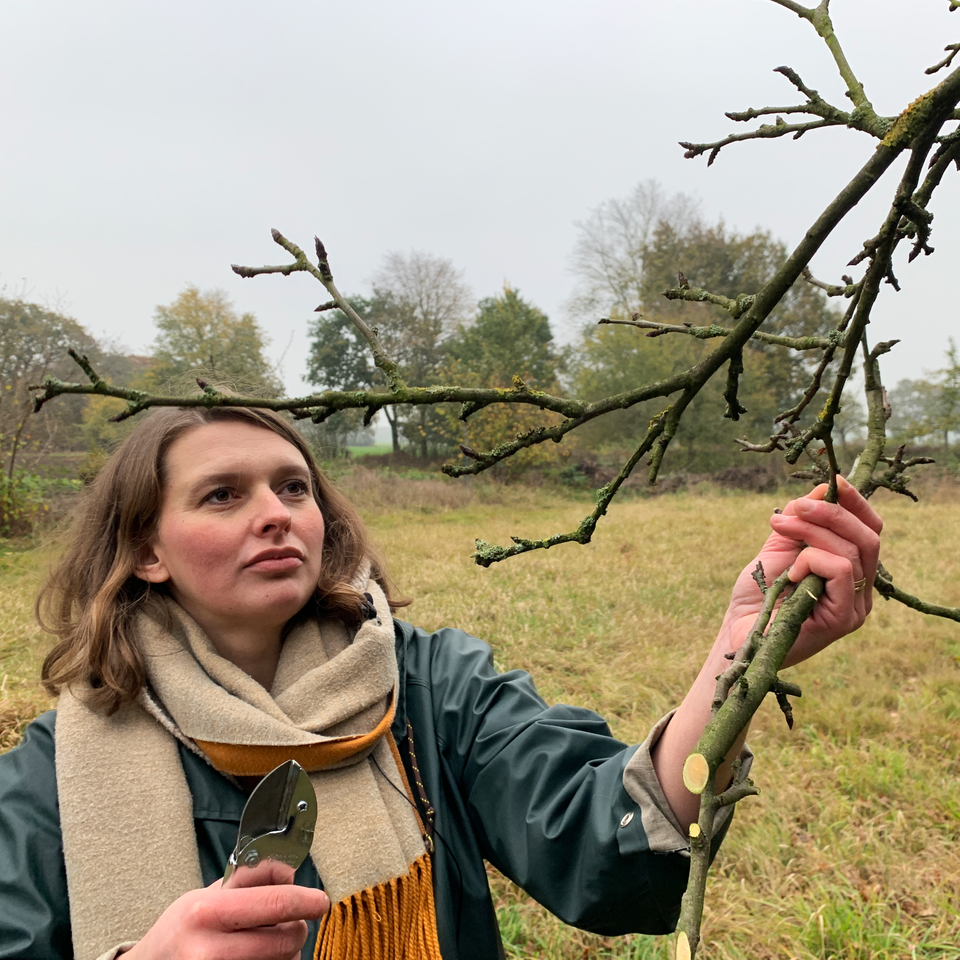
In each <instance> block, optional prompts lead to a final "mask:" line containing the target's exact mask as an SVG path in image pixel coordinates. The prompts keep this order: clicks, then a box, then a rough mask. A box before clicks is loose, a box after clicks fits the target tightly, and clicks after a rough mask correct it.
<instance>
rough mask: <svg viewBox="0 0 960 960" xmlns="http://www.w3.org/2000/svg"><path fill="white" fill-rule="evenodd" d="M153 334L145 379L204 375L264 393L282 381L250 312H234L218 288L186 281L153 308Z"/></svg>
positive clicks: (273, 392)
mask: <svg viewBox="0 0 960 960" xmlns="http://www.w3.org/2000/svg"><path fill="white" fill-rule="evenodd" d="M154 322H155V323H156V326H157V336H156V339H155V340H154V343H153V349H152V354H153V363H152V365H151V369H150V372H149V379H150V381H151V382H152V383H154V384H160V383H163V382H165V381H168V380H174V379H180V380H187V379H190V378H193V377H208V378H210V379H212V380H215V381H217V382H220V383H232V384H233V385H234V386H235V387H237V388H241V389H245V390H246V391H248V392H254V393H260V394H261V395H264V396H276V395H277V394H278V393H279V392H280V390H281V384H280V381H279V380H278V379H277V376H276V373H275V372H274V370H273V367H272V365H271V364H270V362H269V361H268V360H267V358H266V356H265V354H264V349H265V348H266V346H267V342H268V341H267V336H266V334H265V333H264V331H263V328H262V327H261V326H260V324H259V323H258V322H257V318H256V317H255V316H254V315H253V314H252V313H242V314H239V315H238V314H237V312H236V310H234V308H233V304H232V303H231V302H230V300H229V298H228V297H227V295H226V294H225V293H224V292H223V291H222V290H207V291H200V290H199V289H198V288H197V287H195V286H192V285H189V286H187V287H186V288H185V289H184V290H183V292H182V293H181V294H180V295H179V296H178V297H177V299H176V300H174V301H173V303H170V304H167V305H165V306H159V307H157V309H156V313H155V314H154Z"/></svg>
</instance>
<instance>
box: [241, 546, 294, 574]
mask: <svg viewBox="0 0 960 960" xmlns="http://www.w3.org/2000/svg"><path fill="white" fill-rule="evenodd" d="M302 564H303V554H302V553H301V552H300V551H299V550H298V549H297V548H296V547H280V548H279V549H273V550H263V551H261V552H260V553H258V554H257V555H256V556H255V557H254V558H253V559H252V560H251V561H250V562H249V563H248V564H247V565H246V566H247V569H248V570H256V571H258V572H259V573H283V572H285V571H288V570H296V569H297V568H298V567H299V566H301V565H302Z"/></svg>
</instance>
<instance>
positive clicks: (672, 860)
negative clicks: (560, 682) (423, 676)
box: [429, 630, 689, 935]
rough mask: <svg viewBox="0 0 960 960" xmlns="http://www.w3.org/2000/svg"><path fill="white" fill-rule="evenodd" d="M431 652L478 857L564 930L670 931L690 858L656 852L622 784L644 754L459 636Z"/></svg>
mask: <svg viewBox="0 0 960 960" xmlns="http://www.w3.org/2000/svg"><path fill="white" fill-rule="evenodd" d="M429 642H430V644H431V656H430V663H431V677H430V686H431V688H432V698H433V706H434V714H435V723H436V733H437V739H438V743H439V747H440V750H441V752H443V753H444V754H445V755H446V758H447V762H448V763H449V764H450V765H451V766H452V767H453V768H454V769H455V770H456V775H457V780H458V782H459V784H460V788H461V790H462V792H463V795H464V799H465V802H466V804H467V807H468V810H469V814H470V818H471V821H472V823H473V827H474V831H475V833H476V835H477V838H478V842H479V844H480V847H481V850H482V852H483V855H484V857H485V858H486V859H488V860H489V861H490V862H491V863H493V864H494V865H495V866H496V867H497V869H499V870H500V871H501V872H502V873H504V874H506V876H508V877H510V879H512V880H513V881H514V882H515V883H517V884H518V885H519V886H521V887H523V889H524V890H526V891H527V892H528V893H529V894H530V895H531V896H533V897H534V898H535V899H537V900H538V901H539V902H540V903H542V904H543V905H544V906H545V907H547V908H548V909H549V910H550V911H552V912H553V913H554V914H556V915H557V916H558V917H560V918H561V919H562V920H564V921H565V922H567V923H570V924H573V925H575V926H579V927H582V928H584V929H587V930H591V931H593V932H595V933H600V934H605V935H615V934H623V933H630V932H640V933H665V932H668V931H670V930H672V929H673V927H674V926H675V924H676V920H677V917H678V915H679V909H680V897H681V896H682V894H683V890H684V887H685V885H686V880H687V874H688V865H689V860H688V858H687V857H685V856H684V855H683V853H682V852H679V851H678V852H669V853H655V852H653V851H652V850H651V849H650V843H649V842H648V838H647V835H646V833H645V832H644V828H643V823H642V817H641V809H640V805H639V804H638V803H637V802H636V801H635V800H634V799H633V798H632V797H631V795H630V794H629V793H628V792H627V790H626V788H625V787H624V771H625V770H626V768H627V766H628V765H629V764H630V761H631V759H632V758H633V757H634V755H635V754H636V752H637V750H638V749H646V747H641V748H638V747H636V746H634V747H629V746H627V745H626V744H624V743H622V742H621V741H619V740H617V739H616V738H615V737H614V736H613V735H612V733H611V732H610V729H609V727H608V726H607V724H606V723H605V722H604V720H603V719H602V718H601V717H599V716H598V715H597V714H596V713H594V712H592V711H590V710H586V709H582V708H579V707H571V706H564V705H557V706H548V705H547V704H546V703H545V702H544V701H543V700H542V699H541V697H540V696H539V694H538V693H537V691H536V689H535V688H534V685H533V682H532V681H531V679H530V677H529V675H528V674H526V673H524V672H522V671H519V670H513V671H510V672H508V673H503V674H499V673H497V672H496V670H495V669H494V667H493V660H492V655H491V651H490V648H489V647H488V646H487V645H486V644H485V643H483V642H482V641H480V640H477V639H476V638H474V637H471V636H469V635H467V634H464V633H462V632H461V631H458V630H440V631H438V632H437V633H435V634H433V635H432V636H431V637H430V638H429Z"/></svg>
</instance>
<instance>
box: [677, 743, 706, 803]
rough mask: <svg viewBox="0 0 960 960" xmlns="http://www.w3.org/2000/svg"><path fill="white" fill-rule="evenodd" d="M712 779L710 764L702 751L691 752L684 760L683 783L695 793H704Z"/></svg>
mask: <svg viewBox="0 0 960 960" xmlns="http://www.w3.org/2000/svg"><path fill="white" fill-rule="evenodd" d="M709 779H710V764H709V763H708V762H707V758H706V757H705V756H704V755H703V754H702V753H691V754H690V756H689V757H687V759H686V760H684V761H683V785H684V786H685V787H686V788H687V789H688V790H689V791H690V792H691V793H695V794H698V795H699V794H701V793H703V790H704V787H706V785H707V781H708V780H709Z"/></svg>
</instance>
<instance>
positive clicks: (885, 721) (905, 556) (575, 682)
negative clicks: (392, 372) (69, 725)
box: [0, 475, 960, 960]
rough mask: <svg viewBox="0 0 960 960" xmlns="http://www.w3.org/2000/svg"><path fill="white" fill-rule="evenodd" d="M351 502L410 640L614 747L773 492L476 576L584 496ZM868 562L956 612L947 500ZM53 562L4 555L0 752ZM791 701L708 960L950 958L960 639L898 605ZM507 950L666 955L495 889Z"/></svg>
mask: <svg viewBox="0 0 960 960" xmlns="http://www.w3.org/2000/svg"><path fill="white" fill-rule="evenodd" d="M345 483H346V486H347V488H348V491H349V490H350V489H351V488H352V490H353V492H354V493H355V494H356V495H357V497H358V499H359V500H360V501H361V502H362V504H363V505H364V506H365V507H366V511H365V512H366V515H367V518H368V520H369V522H370V525H371V527H372V528H373V530H374V532H375V534H376V536H377V538H378V539H379V541H380V543H381V544H382V545H383V546H384V547H385V548H386V551H387V554H388V556H389V557H391V558H392V568H393V573H394V575H395V578H396V580H397V582H398V584H399V585H400V587H401V588H402V589H403V590H404V591H406V593H407V594H408V595H409V596H412V597H414V598H415V603H414V604H413V606H412V607H410V608H409V609H408V610H407V611H406V612H405V616H407V617H409V618H410V619H412V620H413V621H414V622H416V623H418V624H420V625H421V626H424V627H428V628H432V627H438V626H441V625H444V624H452V625H457V626H460V627H463V628H464V629H467V630H469V631H471V632H472V633H475V634H477V635H478V636H482V637H484V638H486V639H487V640H489V641H490V643H491V644H492V645H493V647H494V650H495V652H496V659H497V662H498V665H499V666H501V667H503V668H508V667H522V668H525V669H528V670H530V671H531V672H532V673H533V674H534V676H535V677H536V678H537V681H538V685H539V688H540V690H541V692H542V693H543V695H544V696H545V697H546V698H547V699H549V700H563V701H567V702H571V703H576V704H580V705H584V706H588V707H591V708H593V709H595V710H597V711H599V712H600V713H601V714H603V715H604V716H605V717H606V718H607V719H608V721H609V723H610V725H611V727H612V728H613V730H614V732H615V733H616V734H617V735H618V736H620V737H622V738H623V739H625V740H630V741H635V740H639V739H641V738H643V737H644V736H645V734H646V731H647V728H648V727H649V726H650V725H651V724H652V722H653V721H654V720H655V719H656V718H657V717H659V716H660V715H661V714H662V713H664V712H666V711H667V710H668V709H669V708H670V707H671V706H672V705H674V704H675V703H677V702H678V701H679V699H680V698H681V697H682V695H683V692H684V690H685V688H686V686H687V685H688V684H689V682H690V681H691V680H692V678H693V677H694V675H695V673H696V671H697V669H698V666H699V663H700V661H701V659H702V657H703V655H704V653H705V652H706V650H707V648H708V647H709V645H710V643H711V641H712V639H713V634H714V633H715V630H716V627H717V625H718V624H719V622H720V619H721V616H722V614H723V610H724V607H725V603H726V595H727V591H728V590H729V587H730V584H731V583H732V581H733V579H734V576H735V574H736V572H737V571H738V570H739V569H740V567H741V566H742V565H743V564H745V563H746V562H747V561H748V560H749V559H750V558H751V556H752V555H753V553H754V552H755V550H756V548H757V547H758V546H759V543H760V542H761V541H762V539H763V537H764V536H765V530H766V521H767V518H768V516H769V515H770V513H771V512H772V510H773V508H774V507H776V506H778V505H780V506H782V503H780V500H779V499H778V497H777V496H776V495H772V496H760V495H753V494H730V495H717V494H710V493H707V492H704V493H703V494H702V495H698V494H696V493H689V494H682V495H676V496H665V497H660V498H656V499H649V500H636V501H633V502H629V503H624V504H618V505H615V506H614V507H613V508H612V510H611V511H610V516H609V517H608V518H607V520H606V521H605V522H604V523H603V524H602V525H601V527H600V528H599V530H598V533H597V535H596V537H595V542H594V543H593V544H592V545H591V546H589V547H586V548H581V547H577V546H572V545H571V546H565V547H558V548H556V549H554V550H551V551H549V552H540V553H535V554H532V555H527V556H523V557H519V558H515V559H513V560H510V561H508V562H506V563H504V564H501V565H499V566H495V567H493V568H491V569H489V570H483V569H480V568H478V567H476V566H474V565H473V563H472V562H471V560H470V557H469V554H470V550H471V547H472V540H473V537H475V536H478V535H479V536H482V537H483V538H484V539H486V540H489V541H492V542H501V543H502V542H505V541H506V540H507V538H508V537H509V535H510V534H518V535H522V536H542V535H544V534H548V533H553V532H557V531H561V530H566V529H570V528H571V527H572V526H573V525H575V524H576V523H577V522H578V521H579V519H580V518H581V517H582V516H583V514H584V513H585V512H586V505H585V504H584V503H583V502H579V503H577V502H571V501H569V500H561V499H557V498H555V497H553V496H552V495H551V494H549V493H546V492H544V491H536V490H534V491H527V492H525V493H512V494H509V496H507V495H497V496H496V497H494V498H493V499H497V500H499V502H496V503H492V502H491V496H490V495H485V494H484V493H483V491H482V490H479V489H470V488H466V489H465V490H464V491H463V492H455V488H454V487H453V486H452V485H451V484H447V483H444V482H443V481H419V482H418V483H419V484H420V485H419V486H418V487H417V489H416V490H415V491H410V496H409V497H404V496H400V495H399V494H398V492H397V489H396V487H397V484H396V482H395V481H387V482H380V481H378V480H377V478H376V477H374V476H373V475H365V476H363V477H361V478H359V479H355V480H350V479H349V478H347V480H346V481H345ZM878 501H879V502H878V508H879V509H880V510H881V511H882V513H883V514H884V517H885V520H886V530H885V532H884V547H883V560H884V562H885V563H886V565H887V567H888V569H889V570H890V571H891V572H892V573H894V574H895V575H896V577H897V582H898V583H899V584H900V585H902V586H903V587H904V588H905V589H907V590H910V591H911V592H915V593H917V594H919V595H921V596H923V597H926V598H931V599H932V598H938V599H939V600H940V602H942V603H946V604H950V605H954V606H957V605H960V555H958V550H957V544H958V543H960V505H958V504H957V503H955V502H953V498H952V497H951V496H948V495H946V494H942V495H939V496H938V495H934V496H932V497H931V498H930V499H929V500H928V501H926V502H923V503H921V504H919V505H913V504H910V503H908V502H907V501H906V500H903V499H897V500H894V499H892V498H890V497H883V498H878ZM53 550H54V547H51V546H47V547H42V548H34V549H31V550H26V551H19V552H18V551H17V550H15V549H12V548H10V549H6V550H2V551H0V584H2V592H0V613H2V616H0V680H2V693H0V748H4V747H7V748H8V747H10V746H12V745H13V744H14V743H15V742H16V740H17V739H18V737H19V730H20V728H21V725H22V723H23V722H24V721H25V720H27V719H29V717H31V716H32V715H34V714H35V713H36V712H38V711H39V710H41V709H44V708H45V707H46V701H45V699H44V697H43V696H42V693H40V692H39V690H38V687H37V685H36V676H37V672H38V667H39V661H40V659H41V658H42V653H43V650H44V648H45V645H46V643H47V640H46V639H45V638H44V637H43V635H42V634H41V633H40V632H39V630H38V629H37V628H36V627H35V625H34V624H33V621H32V612H31V606H32V601H33V596H34V595H35V592H36V588H37V583H38V578H39V576H40V571H41V569H42V567H43V565H44V563H45V562H47V561H48V560H49V558H50V556H51V555H52V551H53ZM792 674H793V676H792V677H791V679H794V680H795V681H797V682H798V683H800V684H801V686H802V687H803V689H804V697H803V699H802V700H800V701H799V702H798V703H797V705H796V708H795V712H796V720H797V722H796V726H795V728H794V730H793V732H792V733H791V732H790V731H788V730H787V728H786V726H785V724H784V723H783V719H782V717H781V715H780V713H779V712H778V711H777V710H776V709H775V707H773V708H771V707H769V706H768V707H765V708H764V710H762V711H761V715H760V716H759V717H758V719H757V720H756V721H755V724H754V727H753V730H752V734H751V737H750V743H751V745H752V747H753V749H754V751H755V753H756V754H757V758H758V759H757V764H756V766H755V767H754V777H755V780H756V782H757V784H758V786H759V787H760V789H761V796H760V797H759V798H751V799H748V800H746V801H744V802H743V803H742V804H741V805H740V806H739V810H738V814H737V818H736V822H735V824H734V827H733V829H732V830H731V833H730V836H729V838H728V839H727V841H726V843H725V845H724V847H723V849H722V851H721V853H720V856H719V857H718V859H717V862H716V864H715V868H714V872H713V874H712V878H711V881H710V884H709V887H708V907H707V913H706V918H705V927H704V934H705V938H706V942H705V949H704V952H703V955H704V956H706V957H709V958H711V960H747V958H749V960H766V958H770V960H773V958H777V960H780V958H798V960H799V958H802V960H808V958H817V960H833V958H836V960H848V958H849V960H895V958H896V960H900V958H923V960H932V958H939V960H948V958H949V960H955V958H958V957H960V627H958V625H957V624H954V623H950V622H946V621H941V620H937V619H934V618H930V617H922V616H920V615H918V614H916V613H913V612H912V611H909V610H906V609H904V608H902V607H900V606H899V605H896V604H894V603H884V602H883V601H879V606H878V607H877V608H876V609H875V612H874V614H873V616H872V618H871V620H870V621H869V623H868V625H867V626H866V627H864V629H863V630H861V631H860V632H859V633H858V634H857V635H855V636H852V637H849V638H847V639H846V640H845V641H843V642H841V643H840V644H837V645H836V646H835V647H834V648H833V649H831V650H829V651H827V652H826V653H825V654H823V655H821V656H820V657H819V658H817V660H816V661H815V662H812V663H809V664H805V665H803V666H801V667H800V668H798V669H796V670H794V671H792ZM494 887H495V891H496V895H497V899H498V906H499V912H500V918H501V926H502V929H503V934H504V940H505V942H506V946H507V953H508V955H509V956H511V957H537V958H548V960H573V958H587V957H597V958H601V957H602V958H623V960H627V958H632V960H640V958H645V960H646V958H664V960H666V958H667V957H669V956H670V955H671V953H672V951H670V950H669V947H668V943H667V942H666V941H664V940H658V939H654V938H649V937H639V936H638V937H628V938H623V939H620V940H606V939H601V938H598V937H593V936H588V935H586V934H582V933H580V932H578V931H575V930H571V929H570V928H566V927H564V926H563V925H561V924H560V923H559V922H557V921H555V920H553V919H552V918H551V917H549V916H548V915H547V914H546V913H545V912H544V911H543V910H542V909H541V908H539V907H538V906H537V905H536V904H534V903H532V902H530V901H529V900H528V899H527V898H526V897H524V896H523V895H522V894H521V893H519V892H518V891H517V890H516V889H515V888H513V887H512V886H511V885H510V884H509V883H508V882H507V881H505V880H503V879H502V878H499V877H495V878H494Z"/></svg>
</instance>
